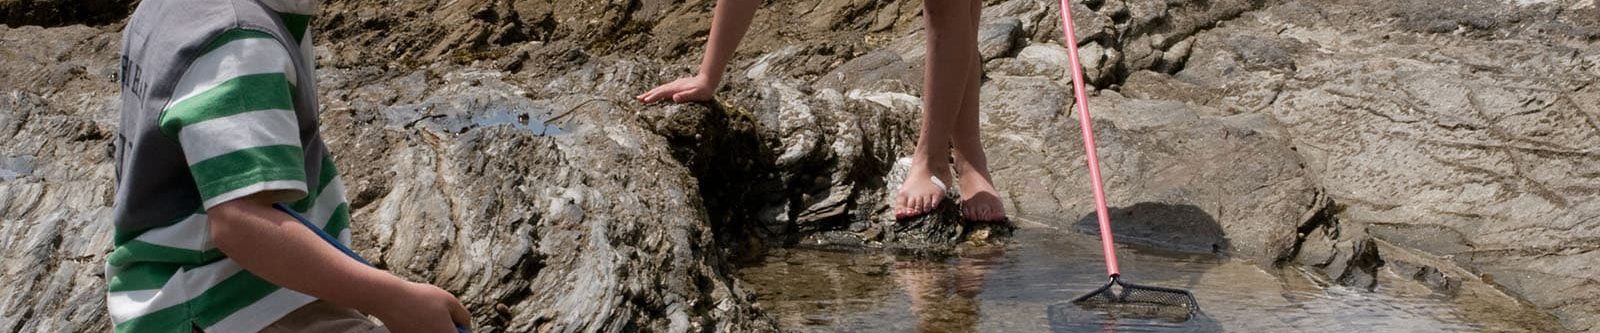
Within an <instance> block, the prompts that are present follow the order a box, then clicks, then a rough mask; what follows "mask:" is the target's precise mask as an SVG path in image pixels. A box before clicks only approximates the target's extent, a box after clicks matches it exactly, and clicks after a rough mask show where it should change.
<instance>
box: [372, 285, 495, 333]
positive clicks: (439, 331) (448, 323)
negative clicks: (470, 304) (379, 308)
mask: <svg viewBox="0 0 1600 333" xmlns="http://www.w3.org/2000/svg"><path fill="white" fill-rule="evenodd" d="M385 305H386V308H387V309H384V313H374V315H376V316H378V319H379V320H382V321H383V326H384V327H386V328H388V329H389V331H390V332H394V333H413V332H416V333H454V332H456V327H458V326H459V327H462V328H470V325H472V315H471V314H469V313H467V308H466V307H464V306H461V301H460V300H457V299H456V296H455V295H451V294H450V292H448V291H445V290H444V289H439V287H435V286H433V285H431V284H425V283H411V284H410V285H408V286H406V288H404V290H399V291H398V292H396V293H395V295H394V298H393V299H391V302H390V303H389V304H385Z"/></svg>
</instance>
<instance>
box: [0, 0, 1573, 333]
mask: <svg viewBox="0 0 1600 333" xmlns="http://www.w3.org/2000/svg"><path fill="white" fill-rule="evenodd" d="M711 4H712V1H693V2H690V3H681V2H675V1H657V0H641V1H625V2H583V3H556V2H546V1H477V0H475V1H450V2H429V1H424V2H404V3H391V2H381V1H367V0H350V1H330V2H327V3H325V4H324V10H323V14H322V15H319V17H318V20H317V23H316V24H317V25H318V28H319V29H320V30H319V35H317V37H316V38H318V40H319V42H318V43H319V44H318V50H319V58H318V61H319V64H320V65H321V66H322V68H321V72H320V75H319V80H320V85H321V87H320V88H321V90H320V91H321V92H322V94H323V96H322V101H323V116H322V127H323V128H324V131H325V133H326V136H327V139H328V141H329V143H330V144H331V145H332V146H333V149H334V151H335V158H336V161H337V163H338V164H339V166H340V169H341V170H342V171H343V174H344V175H345V177H346V184H347V187H348V188H347V191H348V192H349V195H350V197H351V198H352V200H351V204H352V208H353V212H354V221H353V227H354V228H355V230H354V233H355V235H356V247H357V248H358V250H360V251H362V252H363V254H364V255H365V256H367V257H369V258H373V259H374V261H376V262H377V263H378V264H380V265H381V266H383V267H384V268H386V269H389V270H391V271H394V272H396V273H398V274H401V275H404V276H407V277H409V278H413V279H417V280H422V281H429V282H432V283H436V284H439V285H441V286H443V287H445V288H446V289H449V290H451V291H453V292H456V293H458V294H459V295H461V296H462V299H463V301H465V302H467V303H468V306H469V308H471V309H472V310H473V313H474V316H475V320H476V322H477V324H478V326H479V327H480V331H483V332H500V331H512V332H519V331H544V330H551V331H608V332H609V331H633V330H652V331H771V330H776V329H777V327H775V325H776V322H775V321H774V320H772V319H771V318H768V317H767V316H765V315H764V314H762V312H761V309H760V305H758V304H755V303H754V302H753V294H752V291H751V290H748V289H746V288H744V287H743V286H742V285H741V282H739V281H738V280H737V279H735V278H734V277H733V275H732V274H731V270H732V266H733V265H735V264H737V263H738V262H742V261H745V260H748V259H751V258H754V257H756V256H760V255H762V254H763V253H765V252H766V250H767V249H770V248H772V247H781V246H786V245H792V244H795V243H797V242H822V243H832V244H839V245H845V246H866V247H884V248H891V249H907V248H910V249H912V250H917V251H921V250H930V249H932V250H935V251H934V252H937V250H939V249H941V248H943V247H948V246H950V245H952V244H953V241H957V240H960V238H961V236H962V235H964V234H972V233H973V232H970V231H972V230H981V231H983V232H981V233H982V234H984V235H988V234H990V232H989V231H991V229H989V227H971V226H951V227H950V228H946V227H945V226H943V225H939V224H907V223H891V221H890V219H889V216H888V212H889V209H888V207H889V204H888V203H889V199H890V198H891V196H892V194H893V189H894V188H895V184H896V183H897V182H898V180H896V179H893V178H894V177H892V176H890V175H891V174H892V173H893V172H892V171H893V170H894V165H895V161H897V160H899V159H900V158H902V157H904V156H906V155H908V154H909V153H910V148H911V144H912V143H913V139H914V137H915V134H916V133H915V131H916V128H915V124H916V119H917V116H918V115H917V113H918V110H919V108H920V97H919V95H920V94H921V93H920V89H921V85H922V82H921V80H922V72H921V62H922V57H923V56H924V50H923V48H922V42H923V40H924V36H923V33H922V31H921V30H922V29H921V22H920V21H921V18H920V17H919V12H920V4H919V3H916V2H894V1H890V2H883V1H865V0H824V1H815V2H779V3H769V4H766V5H765V8H763V10H762V11H761V12H760V13H759V14H758V16H757V18H756V22H757V23H756V24H755V26H754V27H753V28H752V31H751V33H750V36H749V37H747V42H746V43H745V45H744V47H743V48H742V50H741V52H740V53H739V55H738V56H737V57H736V59H735V61H734V63H733V66H732V68H730V71H729V74H728V78H726V82H725V84H724V88H723V89H722V90H721V91H720V92H719V99H718V101H716V102H714V103H705V104H701V105H671V106H658V105H640V104H638V103H637V102H635V101H633V100H632V99H631V97H632V96H634V95H635V94H637V93H638V92H640V91H644V90H645V89H648V88H649V87H651V86H653V85H654V84H657V83H660V82H665V81H668V80H671V79H673V78H676V77H678V76H680V75H687V74H690V73H691V71H692V68H693V66H692V64H693V63H694V62H695V61H697V60H698V54H699V52H700V49H699V47H700V45H701V44H703V43H704V39H705V37H706V35H705V34H706V32H705V31H706V30H705V29H706V27H707V25H708V24H709V21H710V8H711ZM92 5H93V6H98V7H94V8H105V9H104V11H85V10H87V9H88V8H89V7H79V8H74V9H70V10H69V9H64V8H65V7H63V6H66V5H63V4H61V3H60V2H57V1H0V19H4V21H0V46H4V47H0V142H4V144H3V145H0V219H3V220H4V223H0V251H3V252H0V255H3V256H4V257H3V258H4V261H3V264H0V266H3V267H0V285H6V286H7V289H6V292H5V293H3V294H0V331H29V332H31V331H104V330H106V329H108V327H109V326H110V323H109V319H108V318H107V317H106V315H105V313H104V296H103V288H104V282H103V277H101V276H100V274H101V273H100V272H101V270H102V266H103V257H104V255H105V254H106V253H107V252H108V251H109V250H110V245H109V242H110V240H109V235H110V228H111V227H110V224H109V223H108V222H107V221H106V219H107V217H108V215H109V210H110V205H111V202H110V198H111V192H112V191H113V185H112V182H111V181H112V179H113V178H114V177H115V175H114V171H113V168H112V167H111V165H110V164H111V162H112V159H111V156H109V153H108V149H107V144H108V142H109V139H110V137H111V136H112V135H114V133H115V121H114V119H116V118H115V116H116V114H117V110H116V107H115V105H116V104H115V98H116V93H117V90H116V87H117V86H116V78H115V76H116V74H117V67H116V64H117V59H116V57H117V54H116V52H117V50H118V49H119V46H118V44H117V43H118V41H119V39H120V36H119V35H118V33H117V30H118V29H120V27H119V24H118V23H115V21H116V20H117V18H116V17H120V16H118V15H125V14H126V12H124V11H125V10H126V8H131V7H129V6H128V3H127V2H118V1H94V2H93V3H92ZM1056 5H1057V2H1055V1H1039V0H1006V1H986V8H985V12H984V20H983V25H982V28H981V31H980V32H979V36H980V42H979V45H980V53H981V56H982V59H983V60H984V67H985V69H986V79H985V82H984V85H983V88H982V101H981V105H982V108H983V112H984V114H983V116H982V120H981V122H982V124H981V126H983V129H984V135H985V137H984V140H985V142H986V144H987V145H988V147H989V154H990V159H991V163H992V167H993V169H994V175H995V178H996V181H997V184H996V185H997V186H998V187H999V189H1000V190H1001V191H1002V192H1003V193H1005V194H1006V198H1007V200H1008V201H1007V203H1008V208H1009V210H1010V212H1012V213H1013V214H1017V215H1018V216H1026V217H1029V218H1030V220H1037V221H1042V222H1043V223H1045V224H1048V225H1049V226H1051V227H1056V228H1062V229H1073V230H1081V231H1084V232H1091V233H1092V232H1096V230H1095V228H1094V225H1093V222H1092V221H1093V219H1094V216H1093V208H1092V206H1091V205H1092V200H1091V197H1090V195H1089V189H1088V182H1087V173H1086V172H1085V171H1084V165H1083V163H1084V158H1083V155H1082V148H1081V144H1080V142H1079V139H1078V137H1079V132H1078V131H1079V130H1078V125H1077V124H1078V120H1077V119H1076V115H1075V114H1074V112H1072V109H1071V104H1072V103H1073V101H1072V98H1071V95H1070V94H1071V92H1070V90H1069V83H1070V82H1069V81H1067V76H1066V66H1065V56H1066V48H1065V47H1063V46H1061V42H1060V41H1059V38H1060V35H1061V33H1060V28H1059V27H1058V26H1057V17H1056V16H1055V15H1056V9H1055V7H1054V6H1056ZM85 6H88V5H85ZM1073 6H1074V8H1073V13H1074V15H1076V16H1077V17H1076V20H1077V21H1078V22H1079V24H1080V26H1079V27H1078V30H1079V31H1077V34H1078V35H1079V36H1081V37H1082V38H1083V40H1082V41H1081V42H1082V45H1080V46H1081V47H1082V50H1083V53H1084V54H1083V57H1084V61H1085V62H1086V65H1087V67H1088V68H1087V73H1088V75H1089V78H1088V81H1089V83H1091V88H1092V89H1094V91H1093V92H1092V93H1091V95H1092V96H1091V98H1090V104H1091V109H1092V112H1094V117H1095V126H1096V134H1097V135H1098V140H1099V143H1100V145H1101V147H1100V152H1101V154H1102V156H1101V161H1102V163H1103V165H1102V167H1103V168H1104V169H1105V175H1106V182H1107V186H1108V195H1109V196H1110V200H1111V202H1112V205H1113V206H1114V207H1113V209H1112V212H1111V213H1112V214H1113V220H1114V221H1115V225H1116V227H1115V228H1114V230H1113V231H1114V232H1115V233H1117V234H1118V236H1119V238H1118V239H1119V240H1122V241H1126V242H1139V243H1146V244H1150V245H1154V246H1159V247H1166V248H1170V249H1174V250H1180V251H1188V252H1200V253H1214V254H1217V255H1223V256H1230V257H1234V258H1238V259H1242V260H1249V261H1253V262H1256V263H1259V264H1262V265H1296V266H1303V267H1306V268H1307V269H1309V270H1312V271H1317V272H1321V273H1323V274H1325V275H1327V276H1328V277H1329V280H1330V281H1333V282H1335V283H1340V284H1345V285H1350V286H1355V287H1361V288H1373V287H1375V286H1378V285H1383V284H1418V285H1421V286H1425V287H1427V288H1429V289H1432V290H1434V291H1436V292H1437V293H1438V294H1439V295H1441V297H1454V296H1453V295H1457V294H1461V293H1471V294H1474V295H1483V294H1495V293H1501V292H1504V293H1505V294H1507V295H1505V297H1502V298H1503V299H1506V301H1505V303H1506V304H1507V305H1505V306H1523V304H1524V303H1523V302H1525V304H1527V306H1532V307H1535V308H1537V309H1539V310H1542V311H1545V312H1547V313H1550V314H1551V317H1550V318H1525V320H1526V322H1527V323H1530V324H1528V325H1526V326H1523V327H1545V326H1543V325H1544V324H1543V323H1544V322H1548V321H1559V322H1560V323H1561V324H1562V325H1565V326H1566V328H1568V329H1571V330H1576V331H1597V330H1600V322H1596V321H1595V320H1596V318H1600V302H1597V301H1595V300H1596V299H1600V297H1596V296H1600V284H1597V282H1596V280H1595V279H1596V276H1600V272H1597V271H1595V267H1600V256H1597V255H1596V253H1600V251H1595V250H1596V249H1597V248H1600V242H1597V240H1600V206H1596V204H1595V202H1596V200H1595V199H1597V198H1596V197H1597V196H1600V152H1596V151H1595V149H1596V148H1595V147H1597V146H1600V108H1596V107H1595V105H1600V91H1596V89H1600V88H1595V85H1594V83H1595V81H1596V79H1597V77H1600V66H1597V63H1600V47H1597V43H1600V19H1596V18H1597V17H1600V8H1597V6H1596V5H1595V4H1593V3H1592V1H1565V0H1558V1H1495V0H1450V1H1444V2H1443V3H1440V2H1438V1H1421V0H1405V1H1369V0H1338V1H1316V2H1312V1H1266V0H1254V1H1244V0H1211V1H1163V0H1093V1H1083V2H1076V3H1074V5H1073ZM19 13H20V14H19ZM106 13H116V14H115V15H112V14H106ZM108 15H109V16H110V17H112V18H109V19H108V18H106V17H108ZM79 23H81V24H90V25H95V27H86V26H82V25H70V24H79ZM32 24H43V25H46V26H51V27H50V28H42V27H38V26H23V25H32ZM1006 230H1009V229H992V231H1001V232H999V233H997V234H1002V235H1003V234H1004V232H1003V231H1006ZM1389 273H1392V274H1389ZM1391 277H1400V278H1391ZM1408 279H1409V280H1408ZM1513 298H1514V299H1513Z"/></svg>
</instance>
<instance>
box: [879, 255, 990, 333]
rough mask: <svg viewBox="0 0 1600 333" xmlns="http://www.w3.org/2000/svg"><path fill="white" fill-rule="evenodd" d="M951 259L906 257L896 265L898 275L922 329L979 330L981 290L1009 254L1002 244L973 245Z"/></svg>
mask: <svg viewBox="0 0 1600 333" xmlns="http://www.w3.org/2000/svg"><path fill="white" fill-rule="evenodd" d="M971 250H972V251H968V253H964V254H962V255H961V256H959V257H957V258H955V259H952V260H949V261H933V260H929V259H914V258H913V259H902V260H897V261H896V262H895V265H894V278H895V280H896V281H897V282H899V284H900V285H901V286H904V288H905V290H906V296H907V297H909V298H910V299H911V311H912V313H915V314H916V316H917V330H918V331H920V332H976V331H977V327H978V319H979V318H980V314H981V311H979V306H978V305H979V300H978V294H980V293H982V292H983V286H984V281H985V278H986V277H987V275H988V274H989V271H991V270H992V269H993V267H994V265H995V264H996V263H998V261H999V259H1000V258H1001V257H1002V256H1003V255H1004V254H1005V249H1004V248H1003V247H1002V246H986V247H983V248H976V249H971Z"/></svg>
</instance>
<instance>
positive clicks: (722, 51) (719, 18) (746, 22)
mask: <svg viewBox="0 0 1600 333" xmlns="http://www.w3.org/2000/svg"><path fill="white" fill-rule="evenodd" d="M760 6H761V0H717V8H716V10H715V13H714V14H712V15H713V16H712V17H711V36H710V38H708V39H706V54H705V56H704V57H703V58H702V59H701V60H700V70H699V73H697V74H696V75H695V76H693V77H686V78H681V79H678V80H676V81H672V82H670V83H667V84H664V85H661V86H660V87H656V88H655V89H651V90H650V91H649V92H645V93H644V94H642V95H639V96H638V99H639V100H640V101H643V102H645V103H654V102H656V101H662V100H672V101H673V102H678V103H683V102H691V101H704V100H710V99H711V94H712V93H713V92H715V91H716V90H717V86H718V85H720V84H722V75H723V74H724V72H725V71H726V70H727V68H728V60H729V59H731V58H732V57H733V51H734V50H737V49H738V48H739V41H741V40H743V39H744V34H745V32H747V31H749V30H750V21H751V20H752V19H754V18H755V13H756V8H758V7H760Z"/></svg>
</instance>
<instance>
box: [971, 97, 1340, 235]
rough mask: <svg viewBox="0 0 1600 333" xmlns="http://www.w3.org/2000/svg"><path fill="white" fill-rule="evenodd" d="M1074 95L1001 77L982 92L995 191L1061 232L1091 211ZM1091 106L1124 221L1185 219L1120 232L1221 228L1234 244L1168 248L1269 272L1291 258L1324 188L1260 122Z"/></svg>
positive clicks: (1128, 103) (1135, 105) (1120, 104)
mask: <svg viewBox="0 0 1600 333" xmlns="http://www.w3.org/2000/svg"><path fill="white" fill-rule="evenodd" d="M1065 91H1066V90H1065V89H1063V88H1061V87H1059V86H1057V85H1056V84H1055V83H1053V82H1052V81H1050V80H1048V79H1043V78H1003V77H1002V78H996V79H995V80H993V81H992V82H991V84H989V85H986V86H985V87H984V92H983V96H984V99H983V102H982V105H983V110H984V111H985V113H986V114H985V119H984V121H983V126H984V133H985V138H984V140H985V142H986V144H987V145H988V147H989V156H990V163H991V166H992V167H993V168H994V174H995V179H996V185H997V186H998V187H999V189H1000V191H1001V192H1002V193H1005V194H1006V195H1007V196H1009V198H1010V201H1009V203H1010V204H1011V205H1010V206H1009V207H1008V209H1010V211H1011V212H1014V213H1015V214H1020V215H1024V216H1030V217H1038V218H1040V219H1042V220H1046V221H1053V222H1055V223H1058V224H1060V225H1062V226H1066V225H1068V224H1070V223H1073V222H1077V221H1079V220H1080V217H1083V216H1086V215H1090V214H1091V213H1092V212H1093V206H1092V202H1093V201H1092V196H1090V194H1089V193H1090V189H1089V186H1088V182H1089V180H1088V176H1087V175H1088V173H1087V171H1086V170H1085V160H1084V156H1083V150H1082V148H1081V147H1082V146H1081V143H1080V141H1081V140H1080V139H1079V137H1080V135H1079V129H1078V124H1077V121H1076V119H1075V118H1076V117H1075V116H1073V114H1072V113H1069V112H1070V111H1069V110H1070V109H1069V108H1070V107H1071V106H1070V105H1071V102H1070V101H1071V98H1070V97H1068V96H1065V94H1066V93H1065ZM1089 103H1090V108H1091V112H1092V113H1094V115H1096V116H1097V117H1098V118H1097V119H1096V121H1095V130H1096V132H1095V134H1096V135H1097V137H1096V139H1097V141H1098V144H1099V151H1100V158H1101V160H1100V161H1101V167H1102V169H1103V171H1102V172H1103V174H1102V175H1103V177H1105V182H1106V187H1107V195H1108V200H1109V202H1110V203H1111V205H1112V206H1116V207H1127V209H1126V210H1119V211H1121V212H1124V213H1123V214H1134V215H1135V216H1142V215H1141V214H1139V212H1140V211H1147V212H1150V213H1152V214H1153V215H1152V216H1163V215H1171V216H1175V217H1182V218H1180V219H1173V220H1167V219H1142V218H1134V219H1128V220H1126V221H1125V222H1122V221H1123V220H1121V219H1119V218H1118V215H1113V219H1112V220H1113V221H1112V224H1113V225H1121V226H1123V227H1122V228H1128V229H1114V231H1118V230H1129V231H1132V230H1153V231H1152V232H1154V231H1160V230H1166V231H1171V230H1172V228H1181V226H1182V225H1193V226H1208V225H1209V228H1211V229H1210V230H1212V231H1218V230H1219V229H1218V228H1220V232H1221V233H1222V235H1225V239H1226V242H1221V241H1219V240H1218V238H1219V237H1222V236H1219V235H1218V234H1216V233H1207V232H1201V233H1195V234H1185V235H1184V236H1176V237H1190V236H1192V237H1194V238H1193V239H1188V240H1183V241H1180V242H1177V243H1172V244H1169V245H1172V246H1173V247H1175V248H1196V249H1199V250H1200V251H1202V252H1213V251H1215V252H1218V253H1222V254H1228V255H1237V256H1239V257H1242V258H1249V259H1252V260H1257V261H1258V262H1260V263H1263V264H1270V263H1272V262H1275V261H1276V260H1277V259H1278V258H1281V257H1284V256H1285V255H1286V254H1287V253H1288V252H1289V251H1290V250H1291V248H1292V247H1293V245H1294V242H1295V235H1294V234H1295V230H1296V228H1297V226H1299V225H1300V223H1301V222H1302V218H1303V216H1304V215H1305V213H1306V212H1307V211H1309V210H1311V209H1312V206H1313V204H1314V195H1315V193H1316V188H1317V185H1316V184H1315V183H1313V182H1312V179H1311V178H1310V175H1309V172H1308V170H1306V169H1305V168H1304V167H1302V166H1301V165H1300V162H1299V157H1297V156H1296V154H1295V152H1294V151H1293V150H1291V149H1290V147H1291V146H1290V145H1289V144H1288V143H1287V142H1285V141H1284V140H1282V139H1275V138H1272V137H1269V136H1266V135H1261V134H1260V133H1259V132H1257V131H1255V130H1252V129H1250V128H1249V127H1248V126H1256V125H1248V126H1247V125H1245V124H1233V123H1231V122H1233V121H1234V120H1231V119H1215V118H1207V117H1200V116H1199V115H1198V114H1197V113H1198V112H1197V111H1195V110H1194V109H1195V107H1192V106H1189V105H1185V104H1181V103H1174V102H1164V101H1151V100H1139V99H1127V98H1123V97H1120V96H1116V95H1114V94H1108V95H1102V96H1101V97H1099V98H1091V100H1090V102H1089ZM1240 193H1248V194H1249V195H1239V194H1240ZM1147 207H1148V208H1147ZM1180 213H1181V214H1180ZM1212 221H1214V222H1212ZM1119 222H1122V223H1119ZM1136 223H1177V224H1178V225H1160V224H1149V225H1137V224H1136ZM1146 233H1147V234H1149V233H1151V232H1146ZM1119 236H1120V235H1119ZM1131 236H1132V235H1130V237H1131ZM1162 241H1163V242H1165V241H1170V240H1162ZM1211 245H1216V246H1217V248H1216V249H1213V248H1212V246H1211Z"/></svg>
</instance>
